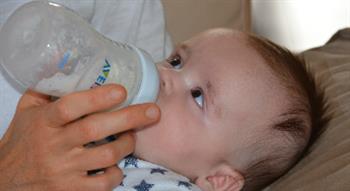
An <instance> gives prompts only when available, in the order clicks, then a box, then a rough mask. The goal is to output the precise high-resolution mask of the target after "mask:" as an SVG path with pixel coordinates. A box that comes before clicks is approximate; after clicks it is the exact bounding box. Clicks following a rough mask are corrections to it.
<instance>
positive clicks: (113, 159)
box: [102, 145, 120, 165]
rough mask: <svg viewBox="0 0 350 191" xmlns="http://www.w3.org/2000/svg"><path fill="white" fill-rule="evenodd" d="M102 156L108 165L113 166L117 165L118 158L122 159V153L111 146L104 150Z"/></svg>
mask: <svg viewBox="0 0 350 191" xmlns="http://www.w3.org/2000/svg"><path fill="white" fill-rule="evenodd" d="M102 156H103V158H104V160H105V163H106V164H107V165H113V164H115V163H117V161H118V158H120V153H119V152H118V150H117V149H115V148H113V147H112V146H111V145H109V146H108V147H106V148H104V150H103V153H102Z"/></svg>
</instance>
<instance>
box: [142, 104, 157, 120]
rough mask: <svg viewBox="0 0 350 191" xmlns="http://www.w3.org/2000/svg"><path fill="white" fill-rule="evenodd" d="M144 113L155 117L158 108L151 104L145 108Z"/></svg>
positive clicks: (151, 117) (152, 117)
mask: <svg viewBox="0 0 350 191" xmlns="http://www.w3.org/2000/svg"><path fill="white" fill-rule="evenodd" d="M145 114H146V116H147V117H148V118H150V119H156V118H157V117H158V116H159V110H158V109H157V108H156V107H155V106H151V107H149V108H147V110H146V113H145Z"/></svg>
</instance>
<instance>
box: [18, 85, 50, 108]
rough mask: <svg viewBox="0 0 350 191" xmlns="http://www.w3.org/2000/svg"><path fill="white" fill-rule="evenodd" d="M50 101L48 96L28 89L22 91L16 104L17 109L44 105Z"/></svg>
mask: <svg viewBox="0 0 350 191" xmlns="http://www.w3.org/2000/svg"><path fill="white" fill-rule="evenodd" d="M49 102H50V96H49V95H45V94H41V93H39V92H35V91H33V90H30V89H28V90H27V91H25V92H24V94H23V95H22V97H21V98H20V100H19V102H18V104H17V111H20V110H24V109H26V108H29V107H33V106H39V105H44V104H47V103H49Z"/></svg>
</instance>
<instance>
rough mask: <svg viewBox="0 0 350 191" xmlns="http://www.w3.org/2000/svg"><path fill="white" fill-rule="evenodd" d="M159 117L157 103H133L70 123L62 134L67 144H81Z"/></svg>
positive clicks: (138, 125)
mask: <svg viewBox="0 0 350 191" xmlns="http://www.w3.org/2000/svg"><path fill="white" fill-rule="evenodd" d="M159 117H160V110H159V108H158V106H157V105H155V104H152V103H145V104H139V105H132V106H129V107H126V108H123V109H120V110H118V111H113V112H103V113H98V114H94V115H89V116H87V117H85V118H83V119H81V120H78V121H75V122H74V123H70V124H68V125H67V127H66V128H65V129H64V131H63V132H62V135H61V136H62V138H63V139H64V140H65V141H64V142H65V144H66V145H67V146H69V147H75V146H81V145H84V144H87V143H89V142H92V141H98V140H101V139H103V138H105V137H107V136H109V135H114V134H118V133H122V132H125V131H128V130H131V129H135V128H140V127H144V126H146V125H149V124H152V123H154V122H156V121H157V120H159Z"/></svg>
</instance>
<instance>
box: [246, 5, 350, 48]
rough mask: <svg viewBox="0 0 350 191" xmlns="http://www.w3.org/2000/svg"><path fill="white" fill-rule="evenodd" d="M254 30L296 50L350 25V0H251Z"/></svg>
mask: <svg viewBox="0 0 350 191" xmlns="http://www.w3.org/2000/svg"><path fill="white" fill-rule="evenodd" d="M251 13H252V15H251V16H252V17H251V19H252V20H251V23H252V31H253V32H255V33H257V34H260V35H262V36H265V37H267V38H269V39H270V40H272V41H274V42H276V43H278V44H281V45H283V46H285V47H287V48H289V49H290V50H292V51H294V52H299V51H302V50H305V49H308V48H312V47H315V46H319V45H322V44H324V43H325V42H326V41H327V40H328V39H329V38H330V37H331V36H332V34H334V33H335V32H336V31H337V30H338V29H341V28H345V27H350V0H251Z"/></svg>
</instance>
